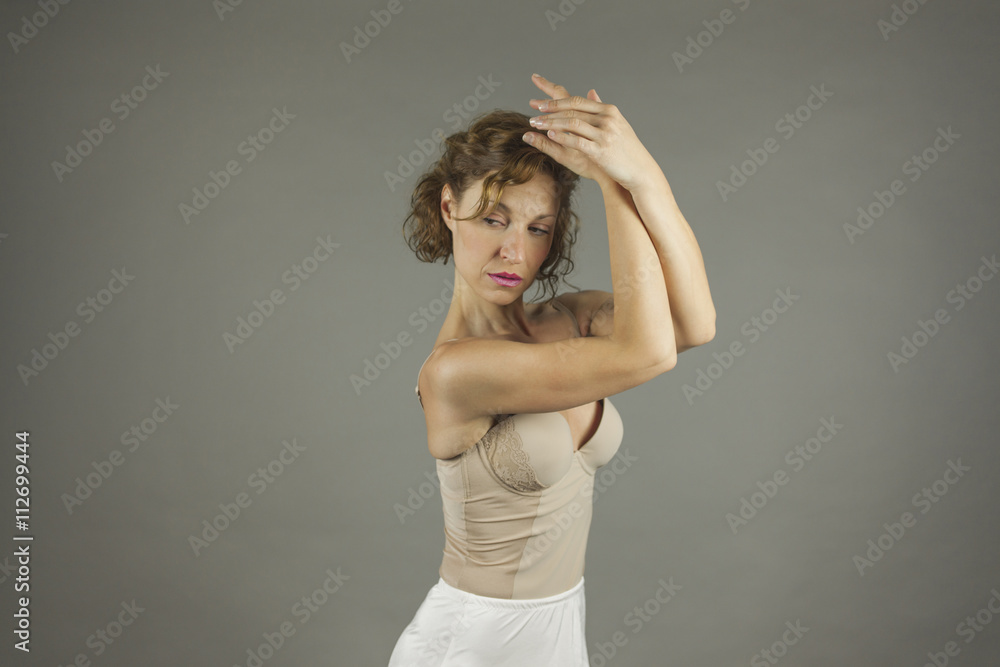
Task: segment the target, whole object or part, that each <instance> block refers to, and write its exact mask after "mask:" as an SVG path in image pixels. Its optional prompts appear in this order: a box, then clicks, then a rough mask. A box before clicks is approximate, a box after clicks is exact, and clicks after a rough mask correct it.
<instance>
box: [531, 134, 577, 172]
mask: <svg viewBox="0 0 1000 667" xmlns="http://www.w3.org/2000/svg"><path fill="white" fill-rule="evenodd" d="M556 136H557V137H558V134H557V135H556ZM528 137H530V138H531V140H530V141H528V139H527V138H528ZM523 138H524V140H525V141H526V142H527V143H528V144H530V145H531V146H534V147H535V148H537V149H538V150H540V151H542V152H543V153H547V154H548V155H551V156H552V157H553V158H555V160H556V161H557V162H559V163H560V164H562V165H564V166H566V167H568V168H569V169H571V170H572V171H573V172H574V173H579V172H577V171H576V170H577V169H578V168H580V165H579V161H580V160H582V159H583V158H584V156H582V155H580V154H579V153H578V152H577V151H575V150H573V149H571V148H567V147H566V146H563V145H561V144H559V143H557V142H556V141H553V140H552V139H551V138H549V137H548V136H547V135H546V134H540V133H538V132H525V134H524V137H523Z"/></svg>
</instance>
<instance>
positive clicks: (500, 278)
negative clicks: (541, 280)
mask: <svg viewBox="0 0 1000 667" xmlns="http://www.w3.org/2000/svg"><path fill="white" fill-rule="evenodd" d="M489 276H490V278H492V279H493V282H495V283H496V284H498V285H503V286H504V287H516V286H517V285H519V284H521V278H520V277H519V276H516V275H514V274H511V273H506V272H505V273H491V274H489Z"/></svg>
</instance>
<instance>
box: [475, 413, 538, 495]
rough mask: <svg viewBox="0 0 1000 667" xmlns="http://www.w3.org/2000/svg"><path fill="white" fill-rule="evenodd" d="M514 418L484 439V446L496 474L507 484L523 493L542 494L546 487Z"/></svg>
mask: <svg viewBox="0 0 1000 667" xmlns="http://www.w3.org/2000/svg"><path fill="white" fill-rule="evenodd" d="M511 417H512V415H506V416H505V417H504V418H503V419H502V420H501V421H500V422H498V423H497V424H496V426H495V427H494V428H492V429H490V430H489V431H488V432H487V433H486V435H484V436H483V439H482V442H481V443H480V444H481V445H482V447H483V449H484V451H485V452H486V458H488V459H489V461H490V465H491V466H492V467H493V471H494V472H495V473H496V474H497V477H499V478H500V479H501V480H502V481H503V482H504V483H505V484H507V485H508V486H510V487H511V488H512V489H515V490H517V491H520V492H522V493H525V492H529V491H540V490H542V489H544V488H545V487H544V486H543V485H542V484H540V483H539V481H538V478H537V477H535V471H534V470H533V469H532V467H531V465H530V464H529V461H530V457H529V456H528V453H527V452H526V451H524V442H523V441H522V440H521V436H520V434H518V432H517V430H516V429H515V428H514V420H513V419H511Z"/></svg>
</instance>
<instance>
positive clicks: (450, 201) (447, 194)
mask: <svg viewBox="0 0 1000 667" xmlns="http://www.w3.org/2000/svg"><path fill="white" fill-rule="evenodd" d="M457 210H458V202H457V201H455V197H454V193H452V191H451V187H450V186H449V185H448V184H447V183H445V184H444V187H443V188H441V218H442V219H443V220H444V224H445V226H446V227H447V228H448V229H450V230H451V232H452V233H453V234H454V233H455V221H454V220H453V219H452V216H453V215H454V214H455V212H456V211H457Z"/></svg>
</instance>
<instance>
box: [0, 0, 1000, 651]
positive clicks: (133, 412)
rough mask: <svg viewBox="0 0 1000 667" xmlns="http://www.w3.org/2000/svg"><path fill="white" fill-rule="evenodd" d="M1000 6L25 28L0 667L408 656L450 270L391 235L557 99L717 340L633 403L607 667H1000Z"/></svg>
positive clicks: (143, 14)
mask: <svg viewBox="0 0 1000 667" xmlns="http://www.w3.org/2000/svg"><path fill="white" fill-rule="evenodd" d="M46 8H47V10H46ZM46 11H48V13H49V14H52V15H51V16H49V15H48V14H47V13H46ZM998 14H1000V10H998V8H997V6H996V4H995V3H987V2H973V1H972V0H959V1H956V2H948V3H946V2H926V3H923V4H921V3H919V2H917V1H916V0H906V1H901V2H894V3H893V2H889V1H888V0H879V1H876V2H861V1H860V0H855V1H853V2H836V3H834V2H820V1H818V0H809V1H807V2H791V1H789V0H770V1H768V2H763V1H761V0H734V1H731V0H716V1H714V2H697V3H696V2H673V3H654V2H619V3H610V2H597V1H596V0H589V1H587V2H581V3H576V2H570V0H563V1H562V2H561V3H560V2H557V1H556V0H551V1H549V2H539V3H528V2H506V3H486V2H463V3H457V2H453V3H433V2H410V1H409V0H402V2H401V3H399V4H393V3H386V2H367V3H360V2H358V3H336V4H334V3H323V2H318V1H315V0H312V1H308V0H302V1H300V2H295V3H293V2H260V1H254V2H250V1H248V2H242V3H237V2H236V0H228V1H227V0H219V1H217V2H215V3H213V2H209V1H208V0H202V1H199V2H193V1H187V2H170V3H167V2H159V3H130V2H101V3H84V2H71V3H66V4H61V3H59V2H55V0H41V1H39V0H35V1H33V2H28V1H20V2H6V3H3V7H2V9H0V27H2V29H3V32H4V33H5V35H6V40H5V41H6V45H5V46H4V47H3V48H2V49H0V52H2V55H0V59H2V90H3V105H2V108H3V114H4V115H3V127H4V136H5V142H4V146H3V148H4V151H3V172H2V188H3V190H2V207H3V208H2V222H0V272H2V280H3V289H2V308H3V316H4V326H3V332H2V335H3V345H2V355H3V356H2V364H0V367H2V369H3V371H4V373H3V379H2V383H3V396H4V400H3V429H4V430H3V440H4V442H5V443H6V444H7V446H6V447H5V448H4V450H3V453H2V457H3V463H2V466H0V470H2V476H0V485H2V489H3V492H2V497H3V499H4V501H3V505H2V506H3V508H4V509H3V513H4V515H5V516H6V517H7V518H6V519H5V520H4V521H3V522H2V525H3V526H4V529H3V535H2V536H0V537H2V539H3V540H4V541H5V542H6V544H7V546H4V547H3V548H2V549H3V552H2V556H0V565H2V570H0V576H2V579H0V590H2V592H3V595H2V600H3V603H2V604H3V617H4V618H5V619H7V620H6V621H5V622H4V632H3V648H2V654H0V655H2V656H4V657H3V658H2V659H0V662H3V663H4V664H8V663H9V664H32V665H55V664H58V665H69V664H74V661H76V663H75V664H81V665H82V664H86V662H87V661H89V662H90V664H93V665H139V664H142V665H180V664H184V665H253V664H257V662H258V661H260V662H262V663H263V664H265V665H268V666H276V665H384V664H385V663H386V662H387V661H388V658H389V654H390V652H391V650H392V648H393V645H394V643H395V641H396V639H397V638H398V636H399V634H400V633H401V632H402V630H403V628H404V627H405V626H406V624H407V623H408V622H409V621H410V619H411V618H412V617H413V614H414V613H415V612H416V609H417V607H418V606H419V604H420V602H421V601H422V600H423V598H424V595H425V594H426V593H427V591H428V589H429V588H430V586H432V585H433V584H434V583H435V582H436V581H437V579H438V573H437V568H438V565H439V563H440V559H441V549H442V547H443V544H444V536H443V532H442V517H441V508H440V498H439V495H438V491H437V488H436V487H435V486H434V484H433V483H432V480H434V479H435V477H434V460H433V458H432V457H431V456H430V454H429V452H428V450H427V446H426V434H425V426H424V420H423V417H422V414H421V410H420V406H419V404H418V402H417V400H416V397H415V396H414V392H413V387H414V385H415V383H416V372H417V369H418V367H419V365H420V363H421V362H422V361H423V360H424V358H425V357H426V356H427V354H428V353H429V352H430V349H431V346H432V344H433V341H434V339H435V336H436V334H437V332H438V330H439V328H440V323H441V320H442V318H443V313H444V311H445V310H446V307H447V304H448V300H449V297H450V294H451V292H450V285H451V280H452V277H453V271H454V265H453V264H452V263H449V264H448V265H447V266H443V265H441V264H437V265H427V264H423V263H420V262H419V261H417V260H416V258H415V257H414V256H413V254H412V253H411V252H410V251H409V250H408V249H407V247H406V245H405V243H404V242H403V238H402V235H401V223H402V220H403V217H404V216H405V214H406V212H407V210H408V203H409V196H410V193H411V191H412V188H413V186H414V184H415V182H416V179H417V176H418V173H419V172H421V171H422V170H423V169H424V168H425V167H426V166H427V164H429V163H430V161H432V160H434V159H436V157H437V156H438V151H437V143H436V142H435V141H434V140H433V137H434V136H436V133H435V131H436V130H438V129H440V130H441V131H443V132H444V133H446V134H450V133H451V132H453V131H455V130H456V129H458V128H459V126H464V125H465V123H466V122H467V120H468V119H469V118H470V117H471V115H473V114H476V113H480V112H483V111H488V110H490V109H493V108H505V109H515V110H520V111H522V112H525V113H528V114H534V112H533V110H532V109H530V107H529V106H528V100H529V99H530V98H532V97H540V96H542V95H541V93H540V91H539V90H538V89H537V88H535V86H534V85H532V83H531V81H530V75H531V73H532V72H534V71H537V72H540V73H541V74H543V75H544V76H546V77H548V78H550V79H552V80H554V81H556V82H558V83H561V84H564V85H566V86H567V87H568V88H569V89H570V91H571V92H572V93H574V94H579V95H585V94H586V91H587V90H588V89H589V88H591V87H595V88H596V89H597V90H598V92H599V93H600V95H601V96H602V98H603V100H604V101H605V102H609V103H614V104H616V105H618V106H619V108H620V109H621V110H622V112H623V114H624V115H625V117H626V118H627V119H628V120H629V121H630V123H631V124H632V126H633V127H634V128H635V130H636V133H637V134H638V136H639V138H640V139H641V140H642V141H643V142H644V144H645V146H646V147H647V148H648V149H649V151H650V152H651V153H652V155H653V156H654V157H655V158H656V159H657V161H658V162H659V164H660V165H661V166H662V168H663V171H664V173H665V174H666V176H667V178H668V180H669V181H670V183H671V185H672V187H673V189H674V192H675V193H676V196H677V199H678V201H679V203H680V206H681V209H682V210H683V212H684V214H685V215H686V217H687V219H688V221H689V222H690V224H691V226H692V228H693V230H694V231H695V234H696V235H697V238H698V241H699V243H700V246H701V248H702V251H703V253H704V257H705V263H706V265H707V271H708V276H709V280H710V284H711V287H712V294H713V297H714V301H715V305H716V308H717V311H718V320H717V333H716V337H715V340H713V341H712V342H711V343H709V344H707V345H705V346H703V347H700V348H695V349H693V350H690V351H688V352H686V353H684V354H682V355H681V357H680V360H679V363H678V365H677V367H676V368H675V369H674V370H672V371H671V372H669V373H666V374H664V375H662V376H660V377H659V378H657V379H656V380H654V381H652V382H649V383H648V384H646V385H644V386H642V387H638V388H636V389H633V390H631V391H628V392H625V393H624V394H621V395H618V396H616V397H615V405H616V406H618V409H619V410H620V411H621V413H622V416H623V420H624V423H625V440H624V442H623V444H622V451H623V452H628V454H629V456H630V457H631V459H630V460H631V461H632V465H630V466H628V467H624V468H622V467H621V466H620V467H619V470H620V471H621V472H613V471H612V472H602V473H601V475H599V476H598V484H599V485H600V488H599V491H598V492H597V493H595V497H596V499H595V501H594V502H595V516H594V523H593V526H592V529H591V535H590V543H589V548H588V551H587V569H586V589H587V601H588V607H587V640H588V645H589V649H590V653H591V664H592V665H594V666H595V667H600V666H601V665H608V664H617V665H621V666H625V665H699V666H700V665H705V666H717V665H746V664H750V665H764V664H775V663H777V664H781V665H810V666H813V665H844V664H851V665H914V666H916V665H923V664H935V663H936V664H950V665H961V666H963V667H964V666H971V665H987V664H995V660H996V656H997V654H998V652H1000V622H998V621H1000V619H998V618H997V613H998V612H1000V567H998V564H1000V553H998V543H1000V541H998V539H997V535H998V527H1000V522H998V519H997V511H996V502H997V499H998V493H997V474H998V472H1000V458H998V456H997V454H996V444H997V437H996V428H997V425H998V420H997V416H996V415H997V399H998V396H1000V390H998V385H997V381H996V377H997V372H998V370H1000V368H998V359H1000V355H998V354H997V352H996V340H997V336H996V333H997V306H998V303H1000V280H997V279H996V273H997V266H996V261H997V259H996V258H997V253H998V250H1000V234H998V228H997V213H996V212H997V207H998V204H1000V199H998V197H997V187H996V181H997V176H998V169H997V153H996V148H997V134H996V131H995V122H996V119H997V117H998V113H997V112H998V103H997V102H998V97H997V92H996V75H997V66H996V62H997V53H998V49H997V45H996V32H997V28H998V19H1000V15H998ZM366 32H367V35H366V34H365V33H366ZM426 152H430V153H432V155H431V156H430V157H426V156H425V153H426ZM577 204H578V211H579V213H580V215H581V218H582V220H583V225H584V231H583V234H582V238H581V239H580V241H579V244H578V250H577V258H578V262H577V267H578V268H577V270H576V272H575V273H574V274H573V275H572V276H571V278H570V280H571V282H572V283H573V284H575V285H577V286H580V287H582V288H585V289H594V288H596V289H607V290H610V289H611V283H610V271H609V264H608V245H607V228H606V226H605V224H604V219H603V214H604V209H603V204H602V201H601V198H600V192H599V190H598V188H597V187H596V184H594V183H593V182H590V181H585V182H584V183H583V184H582V187H581V191H580V194H579V197H578V200H577ZM296 271H298V273H296ZM569 289H571V288H570V287H564V291H565V290H569ZM779 293H782V294H784V295H785V298H786V299H787V301H781V300H780V299H779ZM537 294H538V292H537V291H536V290H534V289H532V290H529V292H528V294H527V297H528V299H529V300H530V299H535V298H537ZM776 300H777V301H776ZM789 302H790V303H791V305H785V304H786V303H789ZM394 341H396V344H395V345H394ZM732 351H736V352H738V354H732ZM366 377H367V379H363V378H366ZM352 378H353V380H352ZM358 378H362V381H360V382H358V381H357V379H358ZM18 432H28V434H29V435H28V438H27V439H28V443H29V445H28V453H29V455H30V458H29V459H28V468H29V474H30V484H29V485H28V488H29V489H30V505H31V506H30V514H29V515H28V524H27V530H20V529H18V527H17V526H16V524H15V520H14V499H15V493H16V491H15V488H16V486H17V479H16V477H15V473H16V469H15V465H16V464H17V461H16V459H15V455H16V454H17V453H18V451H17V447H16V445H17V440H18V436H17V433H18ZM608 470H610V468H609V469H608ZM22 472H23V470H22ZM22 518H23V517H22ZM25 535H31V536H33V537H34V540H33V541H31V542H27V541H16V540H14V539H13V538H14V537H15V536H25ZM24 545H29V553H30V558H29V559H28V561H29V562H28V564H27V565H26V568H27V569H26V570H24V573H27V582H26V583H28V584H30V592H28V593H25V592H17V591H16V590H15V586H16V585H18V581H17V579H18V578H19V575H18V571H17V568H18V561H17V558H16V557H15V556H14V552H15V549H19V548H22V547H24ZM22 574H23V573H22ZM21 578H22V579H23V578H24V577H21ZM21 583H25V582H21ZM668 591H669V592H668ZM25 595H30V601H28V608H29V610H30V633H31V634H30V648H31V651H30V654H26V653H23V652H21V651H17V650H15V649H14V648H13V644H14V641H15V640H16V638H15V636H14V634H13V631H14V629H15V617H14V614H15V613H17V611H18V609H19V608H20V606H21V605H20V604H19V602H20V601H19V599H18V598H20V597H23V596H25ZM991 621H992V623H991ZM792 628H795V630H794V631H793V630H792ZM269 642H270V643H269ZM272 646H276V648H271V647H272ZM765 652H766V653H765ZM29 656H30V657H29ZM254 656H256V657H254Z"/></svg>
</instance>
